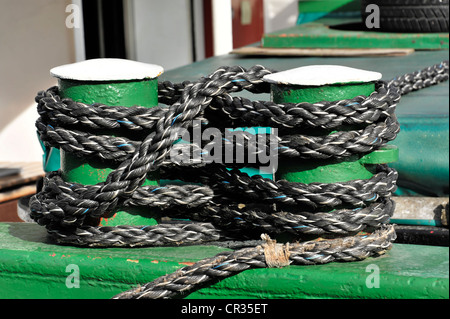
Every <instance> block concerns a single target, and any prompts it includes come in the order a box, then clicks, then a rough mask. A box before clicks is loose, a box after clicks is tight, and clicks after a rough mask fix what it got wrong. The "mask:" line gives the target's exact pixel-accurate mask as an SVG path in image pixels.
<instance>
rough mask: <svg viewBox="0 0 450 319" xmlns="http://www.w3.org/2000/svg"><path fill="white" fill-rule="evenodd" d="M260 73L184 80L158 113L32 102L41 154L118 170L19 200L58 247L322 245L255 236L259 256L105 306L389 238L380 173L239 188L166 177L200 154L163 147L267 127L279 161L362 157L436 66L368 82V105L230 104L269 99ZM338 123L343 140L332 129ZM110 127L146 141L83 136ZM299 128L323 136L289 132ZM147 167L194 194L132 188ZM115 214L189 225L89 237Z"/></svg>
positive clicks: (374, 248)
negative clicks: (185, 155) (54, 151)
mask: <svg viewBox="0 0 450 319" xmlns="http://www.w3.org/2000/svg"><path fill="white" fill-rule="evenodd" d="M272 72H274V71H272V70H268V69H266V68H264V67H262V66H255V67H252V68H250V69H248V70H247V69H244V68H242V67H222V68H219V69H218V70H216V71H215V72H214V73H212V74H211V75H209V76H207V77H203V78H201V79H199V80H198V81H196V82H183V83H180V84H172V83H170V82H162V83H160V84H159V101H160V102H161V103H165V104H168V106H166V107H161V106H159V107H154V108H150V109H149V108H144V107H139V106H135V107H130V108H125V107H111V106H106V105H103V104H94V105H86V104H83V103H79V102H75V101H73V100H70V99H61V98H60V96H59V95H58V88H57V87H53V88H50V89H49V90H47V91H42V92H39V93H38V95H37V97H36V102H37V103H38V113H39V115H40V117H39V119H38V121H37V123H36V126H37V128H38V131H39V134H40V136H41V139H42V141H43V142H44V143H45V144H46V145H47V146H49V147H59V148H61V149H63V150H65V151H67V152H70V153H72V154H73V155H74V156H79V157H82V158H86V159H90V158H95V159H100V160H102V161H109V162H111V163H112V164H113V165H116V166H117V168H116V169H115V170H114V171H113V172H111V173H110V174H109V175H108V177H107V179H106V181H105V182H103V183H98V184H96V185H81V184H76V183H69V182H65V181H64V180H63V179H62V178H61V174H60V172H52V173H50V174H48V175H47V176H46V177H45V178H44V186H43V189H42V191H41V192H39V193H38V194H36V195H35V196H34V197H33V198H32V199H31V201H30V208H31V217H32V218H33V219H34V220H35V221H37V222H38V223H39V224H40V225H44V226H45V227H46V228H47V230H48V232H49V234H50V235H51V236H52V237H53V238H54V239H55V240H56V241H57V242H58V243H63V244H72V245H79V246H93V247H111V246H124V247H127V246H128V247H131V246H161V245H182V244H199V243H205V242H217V241H223V240H228V241H230V240H231V241H233V240H254V239H255V238H258V237H259V236H260V234H261V233H267V234H278V233H282V232H288V233H291V234H293V236H295V238H297V239H302V240H304V239H308V238H311V237H312V236H315V237H317V236H321V237H322V239H321V240H316V241H307V242H303V243H298V244H292V243H290V244H286V245H282V246H279V245H280V244H275V243H274V242H273V241H272V240H270V238H269V237H268V235H265V237H264V239H265V240H266V244H264V245H259V246H257V247H254V248H243V249H241V250H237V251H235V252H231V253H230V252H226V253H223V254H219V255H218V256H216V257H213V258H210V259H206V260H203V261H200V262H199V263H196V264H195V265H193V266H189V267H184V268H182V269H180V270H179V271H177V272H176V273H174V274H171V275H168V276H164V277H161V278H159V279H157V280H155V281H153V282H151V283H149V284H146V285H144V286H142V287H141V288H139V289H138V290H131V291H128V292H125V293H123V294H120V295H118V296H117V297H118V298H119V297H120V298H123V297H125V298H169V297H174V296H176V295H177V294H180V293H187V292H189V291H192V290H194V289H197V287H199V285H204V284H205V283H206V282H208V281H210V280H212V279H214V278H224V277H227V276H231V275H233V274H235V273H237V272H240V271H242V270H245V269H248V268H251V267H267V266H274V265H275V266H276V265H286V264H289V263H292V264H306V265H309V264H317V263H327V262H332V261H351V260H361V259H364V258H367V257H369V256H376V255H379V254H381V253H383V252H384V251H386V250H387V249H389V248H390V247H391V243H392V241H393V240H395V232H394V229H393V226H392V225H387V223H388V222H389V219H390V217H391V216H392V214H393V211H394V203H393V201H392V200H391V199H390V196H391V194H392V193H393V192H394V191H395V190H396V180H397V172H396V171H395V170H393V169H391V168H389V167H388V166H386V165H378V166H377V168H376V173H375V175H374V176H373V177H372V178H371V179H369V180H354V181H349V182H345V183H333V184H323V183H312V184H303V183H292V182H287V181H284V180H280V181H273V180H271V179H267V178H263V177H261V176H259V175H256V176H252V177H249V176H248V175H247V174H245V173H243V172H241V171H240V170H239V169H238V167H239V165H236V164H233V165H232V166H236V167H235V168H234V169H232V170H229V169H227V167H226V166H225V165H224V164H218V163H212V164H211V163H187V164H186V163H185V164H183V165H179V164H176V163H172V162H169V161H168V155H169V153H170V151H171V150H172V149H173V148H174V147H183V148H187V149H188V150H189V151H190V152H193V151H194V150H195V149H196V147H197V148H198V147H201V146H203V143H207V142H210V141H202V145H194V144H192V143H191V144H188V145H184V146H183V145H181V146H180V145H178V144H175V142H176V141H177V140H178V135H177V132H179V130H180V129H183V128H192V127H194V126H195V125H204V126H210V127H219V128H225V127H243V126H269V127H274V128H278V129H279V132H280V133H281V136H279V137H278V141H277V142H278V147H277V150H278V155H279V156H281V157H294V158H301V159H305V158H309V159H311V158H312V159H329V158H333V159H335V158H337V159H345V158H347V157H349V156H353V155H358V156H362V155H364V154H367V153H369V152H372V151H374V150H376V149H378V148H379V147H380V146H383V145H385V143H387V142H389V141H392V140H394V139H395V137H396V136H397V134H398V132H399V123H398V121H397V119H396V116H395V107H396V105H397V103H398V102H399V100H400V98H401V95H402V94H407V93H409V92H410V91H412V90H417V89H420V88H423V87H427V86H430V85H434V84H437V83H439V82H442V81H445V80H448V62H443V63H441V64H437V65H435V66H432V67H430V68H427V69H424V70H422V71H418V72H415V73H413V74H408V75H404V76H402V77H399V78H395V79H393V80H391V81H389V82H383V81H379V82H377V83H376V91H375V92H374V93H373V94H371V95H370V96H368V97H366V96H357V97H355V98H353V99H349V100H342V101H331V102H329V101H323V102H320V103H298V104H290V103H284V104H277V103H273V102H263V101H250V100H248V99H243V98H238V97H234V96H232V95H231V93H235V92H239V91H242V90H248V91H250V92H253V93H263V92H269V89H270V88H269V85H268V84H267V83H265V82H264V81H262V77H263V76H264V75H266V74H270V73H272ZM196 123H197V124H196ZM198 123H200V124H198ZM349 125H351V126H352V127H355V129H354V130H351V131H345V130H338V129H340V128H341V127H342V126H349ZM119 128H120V129H125V130H129V131H134V132H143V133H144V136H145V137H144V138H143V139H142V141H134V140H131V139H129V138H127V137H112V136H106V135H101V134H93V133H92V132H95V131H100V132H101V131H105V130H112V129H119ZM310 128H314V129H320V130H322V131H323V132H325V134H323V135H322V136H308V135H306V134H303V133H298V132H299V130H303V129H310ZM330 132H331V133H330ZM242 134H243V133H242ZM174 144H175V145H174ZM240 146H242V147H243V148H244V149H246V151H248V152H250V151H251V149H252V147H253V146H254V145H251V143H249V142H245V143H244V144H243V145H240ZM258 147H262V149H266V150H267V149H270V148H271V147H272V146H271V144H270V143H269V141H268V140H265V141H264V140H263V141H262V142H261V141H259V142H258ZM157 169H159V171H160V174H161V178H166V179H181V180H184V181H186V182H190V183H200V184H201V185H198V184H185V185H168V186H165V187H158V186H141V185H142V183H143V181H144V180H145V178H146V176H147V174H148V173H150V172H152V171H155V170H157ZM123 207H147V208H153V209H159V210H161V211H162V212H163V213H164V214H165V215H166V216H168V217H170V218H180V217H182V218H184V219H185V218H188V219H190V220H191V221H190V222H184V223H182V222H177V223H176V222H173V221H171V222H167V223H161V224H159V225H156V226H146V225H141V226H130V225H128V226H127V225H124V226H115V227H101V226H96V225H97V224H96V221H98V220H99V218H101V217H102V216H108V214H110V213H112V212H115V211H117V210H118V209H119V208H123ZM331 210H334V211H332V212H330V211H331ZM243 230H245V231H243ZM361 231H366V232H369V234H361V233H359V232H361ZM253 242H254V241H253ZM242 245H243V246H245V245H246V243H245V241H244V242H243V244H242ZM269 255H270V256H271V257H270V256H269ZM274 256H275V257H274ZM280 260H281V262H280Z"/></svg>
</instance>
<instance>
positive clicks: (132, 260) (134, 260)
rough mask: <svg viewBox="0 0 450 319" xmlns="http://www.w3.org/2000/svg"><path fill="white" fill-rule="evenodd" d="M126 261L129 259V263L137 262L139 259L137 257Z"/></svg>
mask: <svg viewBox="0 0 450 319" xmlns="http://www.w3.org/2000/svg"><path fill="white" fill-rule="evenodd" d="M127 261H129V262H131V263H136V264H138V263H139V260H138V259H127Z"/></svg>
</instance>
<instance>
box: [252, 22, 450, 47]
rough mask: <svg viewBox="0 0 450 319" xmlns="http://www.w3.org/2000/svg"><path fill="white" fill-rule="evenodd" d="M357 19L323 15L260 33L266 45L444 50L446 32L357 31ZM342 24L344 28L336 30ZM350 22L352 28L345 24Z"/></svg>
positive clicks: (263, 43)
mask: <svg viewBox="0 0 450 319" xmlns="http://www.w3.org/2000/svg"><path fill="white" fill-rule="evenodd" d="M360 22H361V19H360V18H359V19H355V20H347V19H345V20H343V19H331V18H324V19H320V20H317V21H315V22H311V23H306V24H301V25H297V26H294V27H292V28H289V29H285V30H280V31H276V32H272V33H267V34H264V36H263V38H262V40H261V44H262V46H263V47H266V48H355V49H361V48H413V49H448V48H449V34H448V33H420V34H419V33H387V32H372V31H365V30H361V29H362V28H361V27H357V26H358V23H360ZM342 24H346V25H347V27H346V28H347V29H348V28H350V30H345V29H344V28H341V29H338V26H339V25H342ZM350 24H354V26H355V27H354V28H355V30H352V29H351V27H349V26H348V25H350Z"/></svg>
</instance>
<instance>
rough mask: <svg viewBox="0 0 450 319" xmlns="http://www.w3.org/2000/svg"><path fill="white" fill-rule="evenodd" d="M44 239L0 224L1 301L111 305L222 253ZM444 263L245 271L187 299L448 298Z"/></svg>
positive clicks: (404, 253)
mask: <svg viewBox="0 0 450 319" xmlns="http://www.w3.org/2000/svg"><path fill="white" fill-rule="evenodd" d="M46 236H47V233H46V231H45V229H44V228H43V227H41V226H38V225H35V224H24V223H0V273H1V276H0V287H1V289H0V298H13V299H14V298H20V299H28V298H38V299H46V298H52V299H53V298H54V299H75V298H82V299H94V298H111V297H113V296H114V295H115V294H117V293H120V292H122V291H125V290H128V289H130V288H133V287H137V286H138V285H143V284H145V283H147V282H150V281H152V280H154V279H156V278H158V277H160V276H163V275H165V274H168V273H172V272H174V271H176V270H177V269H179V268H180V267H182V266H184V265H191V264H192V263H194V262H196V261H199V260H201V259H204V258H206V257H212V256H214V255H216V254H218V253H220V252H222V251H227V250H228V249H225V248H221V247H215V246H207V245H202V246H190V247H153V248H139V249H122V248H108V249H101V248H78V247H71V246H60V245H55V244H52V243H51V242H49V241H48V239H47V237H46ZM448 260H449V255H448V247H432V246H417V245H400V244H394V246H393V249H392V250H391V251H388V252H387V254H385V255H383V256H381V257H378V258H369V259H367V260H364V261H360V262H352V263H331V264H326V265H317V266H288V267H285V268H281V269H274V268H272V269H251V270H246V271H244V272H242V273H240V274H238V275H236V276H233V277H230V278H227V279H225V280H223V281H221V282H218V283H215V284H213V285H212V286H209V287H205V288H202V289H201V290H199V291H197V292H194V293H192V294H191V295H189V296H187V298H189V299H198V298H202V299H203V298H214V299H223V298H228V299H229V298H236V299H239V298H249V299H277V298H283V299H306V298H308V299H311V298H321V299H326V298H358V299H359V298H366V299H370V298H374V299H378V298H382V299H398V298H400V299H404V298H448V297H449V274H448V269H449V268H448V267H449V263H448ZM69 265H77V266H78V267H79V271H80V287H79V288H67V287H66V279H67V278H68V276H69V275H71V272H68V271H66V268H67V266H69ZM369 265H376V266H377V267H379V270H380V287H379V288H368V287H367V286H366V280H367V278H368V276H369V275H370V274H371V272H370V271H367V267H368V266H369Z"/></svg>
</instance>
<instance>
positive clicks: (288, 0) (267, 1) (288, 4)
mask: <svg viewBox="0 0 450 319" xmlns="http://www.w3.org/2000/svg"><path fill="white" fill-rule="evenodd" d="M297 19H298V0H264V32H265V33H270V32H274V31H278V30H282V29H286V28H290V27H293V26H295V24H296V23H297Z"/></svg>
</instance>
